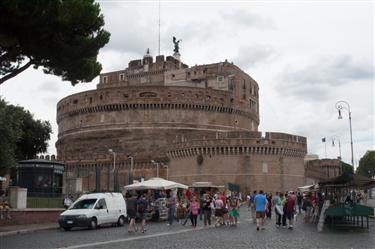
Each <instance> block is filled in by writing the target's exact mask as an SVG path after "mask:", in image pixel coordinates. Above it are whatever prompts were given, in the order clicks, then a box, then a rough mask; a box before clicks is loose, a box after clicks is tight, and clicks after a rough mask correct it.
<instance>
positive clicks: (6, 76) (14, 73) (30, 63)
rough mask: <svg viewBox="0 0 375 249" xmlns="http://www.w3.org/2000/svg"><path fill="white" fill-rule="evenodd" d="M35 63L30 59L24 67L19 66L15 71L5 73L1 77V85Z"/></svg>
mask: <svg viewBox="0 0 375 249" xmlns="http://www.w3.org/2000/svg"><path fill="white" fill-rule="evenodd" d="M33 63H34V61H33V60H30V61H29V62H28V63H26V64H25V65H23V66H22V67H20V68H17V69H15V70H14V71H13V72H11V73H9V74H7V75H5V76H4V77H2V78H0V85H1V84H3V83H4V82H5V81H7V80H9V79H11V78H13V77H15V76H17V75H18V74H19V73H22V72H23V71H25V70H26V69H27V68H28V67H29V66H31V65H32V64H33Z"/></svg>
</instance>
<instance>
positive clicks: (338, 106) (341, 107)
mask: <svg viewBox="0 0 375 249" xmlns="http://www.w3.org/2000/svg"><path fill="white" fill-rule="evenodd" d="M335 107H336V109H337V110H338V112H339V116H338V119H342V116H341V110H346V111H348V113H349V128H350V148H351V152H352V167H353V170H354V171H355V166H354V155H353V135H352V113H351V111H350V105H349V103H348V102H346V101H343V100H340V101H337V102H336V105H335Z"/></svg>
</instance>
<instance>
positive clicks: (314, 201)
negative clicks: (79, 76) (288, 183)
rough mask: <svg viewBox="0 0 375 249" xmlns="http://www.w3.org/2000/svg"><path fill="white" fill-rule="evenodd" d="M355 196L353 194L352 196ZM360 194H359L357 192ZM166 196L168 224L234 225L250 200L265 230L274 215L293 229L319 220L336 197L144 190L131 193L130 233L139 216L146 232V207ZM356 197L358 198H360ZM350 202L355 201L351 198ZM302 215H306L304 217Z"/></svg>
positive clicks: (277, 222) (259, 225) (254, 218)
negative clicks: (299, 223) (297, 224)
mask: <svg viewBox="0 0 375 249" xmlns="http://www.w3.org/2000/svg"><path fill="white" fill-rule="evenodd" d="M353 196H354V195H353ZM355 196H358V195H355ZM158 198H164V199H165V202H166V203H165V208H166V209H167V213H168V215H167V225H168V226H171V225H173V224H181V225H183V226H185V225H186V224H187V223H188V221H189V220H190V223H191V227H192V228H193V229H195V228H196V227H197V223H198V220H199V221H202V223H203V225H204V226H215V227H221V226H233V227H236V226H237V225H238V217H239V209H240V206H241V205H242V204H245V203H247V206H248V210H249V211H250V217H251V219H252V222H253V223H254V224H256V230H258V231H260V230H264V229H265V227H264V223H265V220H266V219H271V218H272V216H274V217H275V218H274V220H275V225H276V227H277V228H287V229H289V230H293V229H294V226H295V222H296V219H297V216H298V215H300V217H301V218H303V221H304V222H305V223H317V222H318V218H319V214H320V211H321V210H322V206H323V202H324V200H326V199H328V198H331V199H332V201H331V203H334V202H335V200H334V198H335V197H334V196H324V195H323V194H321V193H320V192H308V193H303V194H302V193H300V192H295V191H288V192H276V193H275V194H272V193H264V192H263V190H259V192H258V191H254V192H253V193H252V194H248V195H247V196H246V199H244V200H243V199H242V195H241V194H240V193H236V192H220V191H214V192H212V191H206V192H202V191H201V192H200V193H196V192H192V191H191V190H186V191H184V192H173V191H156V192H154V193H152V194H150V192H148V193H142V194H138V195H137V194H133V195H128V196H127V197H126V199H127V209H128V216H129V218H130V223H129V227H128V231H129V232H135V231H137V230H138V229H137V227H136V225H135V224H136V218H138V219H139V220H141V222H140V223H141V228H140V231H141V232H144V231H145V221H146V216H147V215H146V214H147V210H149V208H150V205H151V203H152V202H153V201H155V200H156V199H158ZM358 199H359V198H357V199H356V200H358ZM347 201H348V202H350V201H352V200H351V199H350V197H348V200H347ZM302 215H303V216H302Z"/></svg>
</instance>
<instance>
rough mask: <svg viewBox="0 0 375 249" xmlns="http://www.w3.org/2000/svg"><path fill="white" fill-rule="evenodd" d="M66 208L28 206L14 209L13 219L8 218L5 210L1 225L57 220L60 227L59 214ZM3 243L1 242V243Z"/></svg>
mask: <svg viewBox="0 0 375 249" xmlns="http://www.w3.org/2000/svg"><path fill="white" fill-rule="evenodd" d="M64 210H65V209H61V208H51V209H47V208H28V209H12V210H11V211H10V216H11V219H7V218H6V213H5V212H4V219H2V220H0V226H9V225H26V224H42V223H53V222H56V227H58V226H59V225H58V222H57V220H58V218H59V215H60V214H61V213H62V212H63V211H64ZM0 244H1V243H0Z"/></svg>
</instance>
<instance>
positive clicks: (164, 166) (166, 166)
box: [161, 163, 169, 180]
mask: <svg viewBox="0 0 375 249" xmlns="http://www.w3.org/2000/svg"><path fill="white" fill-rule="evenodd" d="M161 165H163V168H165V169H167V180H168V178H169V165H168V164H164V163H162V164H161Z"/></svg>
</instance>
